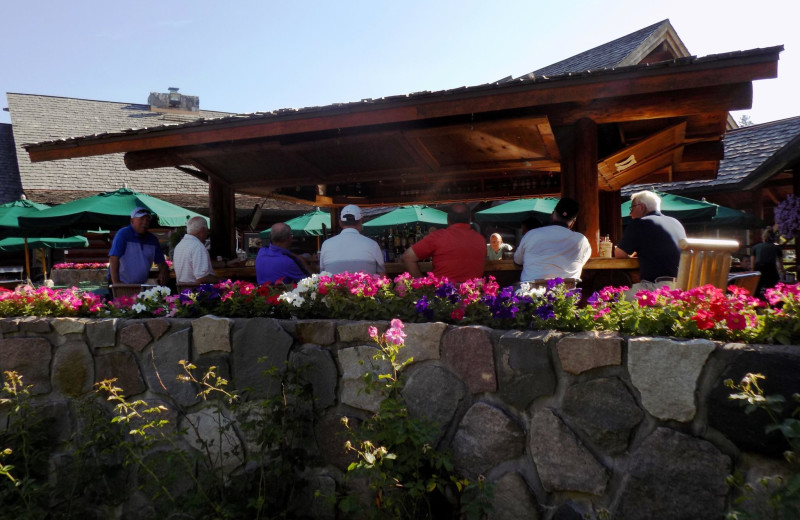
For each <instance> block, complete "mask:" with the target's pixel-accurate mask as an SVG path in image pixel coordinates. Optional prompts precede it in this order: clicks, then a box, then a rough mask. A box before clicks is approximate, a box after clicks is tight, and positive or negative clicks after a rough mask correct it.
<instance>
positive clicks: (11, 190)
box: [0, 123, 22, 204]
mask: <svg viewBox="0 0 800 520" xmlns="http://www.w3.org/2000/svg"><path fill="white" fill-rule="evenodd" d="M21 194H22V186H21V185H20V182H19V174H18V168H17V152H16V150H15V148H14V134H13V133H12V131H11V125H9V124H8V123H0V204H2V203H5V202H11V201H12V200H16V199H18V198H19V196H20V195H21Z"/></svg>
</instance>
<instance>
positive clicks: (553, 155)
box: [26, 47, 782, 205]
mask: <svg viewBox="0 0 800 520" xmlns="http://www.w3.org/2000/svg"><path fill="white" fill-rule="evenodd" d="M781 50H782V47H773V48H770V49H756V50H753V51H742V52H736V53H730V54H728V55H719V56H714V57H708V58H700V59H696V58H691V59H679V60H674V61H671V62H666V63H663V64H650V65H641V66H633V67H626V68H624V69H618V70H613V71H601V72H596V73H586V74H583V75H571V76H565V77H558V78H548V79H526V80H520V81H517V82H509V83H504V84H492V85H484V86H480V87H470V88H464V89H458V90H454V91H444V92H437V93H424V94H418V95H409V96H401V97H397V98H388V99H383V100H376V101H370V102H364V103H351V104H344V105H334V106H330V107H322V108H319V109H305V110H301V111H281V112H279V113H271V114H256V115H251V116H242V117H234V118H223V119H219V120H209V121H205V122H200V123H190V124H186V125H179V126H176V127H162V128H156V129H143V130H133V131H128V132H123V133H119V134H108V135H100V136H88V137H84V138H75V139H68V140H63V141H55V142H49V143H39V144H34V145H26V148H27V149H28V152H29V153H30V156H31V160H32V161H40V160H52V159H61V158H67V157H78V156H85V155H95V154H103V153H117V152H126V155H125V162H126V164H127V166H128V168H130V169H132V170H137V169H142V168H151V167H162V166H175V167H180V168H181V169H182V170H183V171H189V172H192V173H194V174H196V175H197V176H199V177H201V178H215V179H217V180H219V181H221V182H223V183H224V184H226V185H228V186H230V187H231V189H232V190H233V191H235V192H238V193H245V194H250V195H256V196H264V197H276V198H285V199H292V200H298V201H302V202H306V203H316V204H321V205H327V204H345V203H348V202H357V203H359V204H363V205H368V204H399V203H407V202H429V203H430V202H446V201H449V200H489V199H501V198H511V197H513V198H516V197H522V196H532V195H544V194H555V195H557V194H559V193H560V192H561V177H560V172H561V169H562V164H563V159H564V157H562V152H561V151H560V150H564V149H565V148H564V147H563V146H561V145H560V136H561V135H562V134H563V133H564V131H565V129H567V128H569V127H570V126H571V125H574V124H575V122H576V121H578V120H580V119H582V118H588V119H591V120H593V121H594V122H595V123H596V124H597V128H598V162H597V166H598V167H597V174H598V187H599V189H600V190H601V191H611V192H614V191H618V190H619V189H620V188H621V187H622V186H625V185H628V184H635V183H640V182H661V181H666V180H687V179H699V178H713V177H714V176H715V175H716V171H717V167H718V164H719V161H720V159H722V153H723V148H722V143H721V139H722V137H723V135H724V133H725V126H726V123H727V117H728V112H729V111H731V110H741V109H746V108H750V106H751V104H752V81H753V80H756V79H763V78H773V77H776V76H777V60H778V54H779V53H780V51H781ZM566 149H569V148H566Z"/></svg>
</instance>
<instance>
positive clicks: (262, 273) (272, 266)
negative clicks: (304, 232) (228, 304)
mask: <svg viewBox="0 0 800 520" xmlns="http://www.w3.org/2000/svg"><path fill="white" fill-rule="evenodd" d="M269 239H270V244H269V246H265V247H262V248H261V249H259V251H258V255H257V256H256V280H257V281H258V284H259V285H261V284H263V283H297V282H299V281H300V280H302V279H303V278H306V277H308V276H311V272H310V271H309V270H308V268H307V267H306V265H305V264H304V263H303V261H302V260H301V259H300V258H298V257H297V256H295V255H294V254H293V253H292V252H291V251H289V248H290V247H291V245H292V228H290V227H289V226H287V225H286V224H284V223H283V222H278V223H277V224H273V225H272V227H271V228H270V229H269Z"/></svg>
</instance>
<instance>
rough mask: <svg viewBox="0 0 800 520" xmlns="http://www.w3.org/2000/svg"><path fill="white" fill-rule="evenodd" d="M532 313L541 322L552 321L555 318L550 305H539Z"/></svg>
mask: <svg viewBox="0 0 800 520" xmlns="http://www.w3.org/2000/svg"><path fill="white" fill-rule="evenodd" d="M534 312H535V313H536V315H537V316H538V317H539V318H541V319H542V320H552V319H553V318H555V317H556V313H555V312H554V311H553V306H552V305H540V306H539V307H537V308H536V310H535V311H534Z"/></svg>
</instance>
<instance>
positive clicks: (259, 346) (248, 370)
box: [231, 318, 293, 399]
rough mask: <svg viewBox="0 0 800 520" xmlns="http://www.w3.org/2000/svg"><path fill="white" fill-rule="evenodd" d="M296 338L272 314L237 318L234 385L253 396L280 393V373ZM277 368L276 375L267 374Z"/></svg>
mask: <svg viewBox="0 0 800 520" xmlns="http://www.w3.org/2000/svg"><path fill="white" fill-rule="evenodd" d="M292 343H293V339H292V337H291V336H289V334H287V333H286V331H285V330H283V327H281V326H280V324H279V323H278V322H277V320H273V319H270V318H253V319H249V320H241V321H240V320H237V321H236V322H235V324H234V329H233V346H232V350H233V353H232V355H231V371H232V373H233V380H234V388H236V389H237V390H239V391H241V392H246V393H247V395H248V397H249V398H251V399H262V398H266V397H271V396H274V395H277V394H279V393H280V391H281V384H280V375H281V374H283V373H284V371H285V370H286V362H287V361H288V359H289V349H290V348H291V347H292ZM270 368H275V369H277V372H278V373H277V374H276V375H275V376H272V375H269V374H266V373H265V371H267V370H268V369H270Z"/></svg>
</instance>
